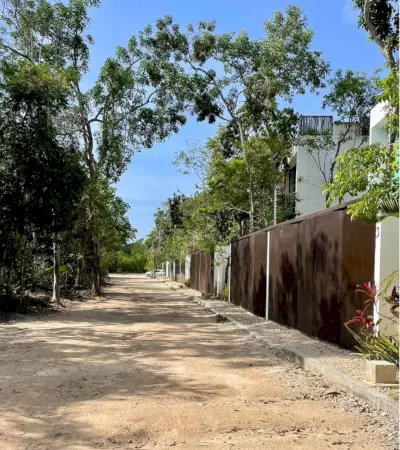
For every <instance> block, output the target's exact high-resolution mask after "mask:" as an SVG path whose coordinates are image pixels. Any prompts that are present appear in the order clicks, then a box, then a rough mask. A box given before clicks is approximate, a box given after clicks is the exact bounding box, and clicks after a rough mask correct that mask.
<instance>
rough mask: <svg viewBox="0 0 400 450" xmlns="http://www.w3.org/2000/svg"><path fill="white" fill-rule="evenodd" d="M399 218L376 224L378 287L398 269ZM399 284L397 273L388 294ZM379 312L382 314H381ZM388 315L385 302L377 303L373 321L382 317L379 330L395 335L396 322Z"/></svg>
mask: <svg viewBox="0 0 400 450" xmlns="http://www.w3.org/2000/svg"><path fill="white" fill-rule="evenodd" d="M399 246H400V239H399V219H397V218H396V217H388V218H387V219H385V220H383V221H382V222H379V223H378V224H377V225H376V240H375V274H374V278H375V283H376V285H377V287H378V289H379V288H380V286H381V285H382V281H383V280H384V279H385V278H387V277H389V276H390V275H391V274H392V273H393V272H395V271H396V270H398V269H399ZM394 285H396V286H398V285H399V277H398V275H397V276H396V278H395V279H394V280H393V282H392V284H391V285H390V288H389V292H387V294H388V295H390V291H391V290H392V288H393V286H394ZM380 314H383V316H385V317H383V316H381V315H380ZM388 317H392V313H391V312H390V311H389V307H388V305H387V304H386V303H385V302H381V304H379V303H378V304H377V307H376V309H375V311H374V322H375V323H376V322H377V321H378V319H382V323H381V324H380V325H379V330H380V331H382V332H383V333H385V334H386V335H396V336H397V330H396V324H393V323H392V322H391V321H390V320H389V319H388Z"/></svg>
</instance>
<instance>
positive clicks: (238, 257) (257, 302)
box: [230, 232, 267, 317]
mask: <svg viewBox="0 0 400 450" xmlns="http://www.w3.org/2000/svg"><path fill="white" fill-rule="evenodd" d="M266 252H267V235H266V233H264V232H258V233H254V234H252V235H249V236H246V237H244V238H242V239H239V240H237V241H234V242H233V243H232V254H231V259H232V261H231V286H230V296H231V297H230V301H231V302H232V303H234V304H235V305H238V306H241V307H242V308H245V309H247V310H248V311H250V312H252V313H254V314H256V315H258V316H261V317H265V289H266V274H265V270H266Z"/></svg>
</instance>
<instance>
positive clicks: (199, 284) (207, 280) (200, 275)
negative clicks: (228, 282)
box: [190, 251, 214, 294]
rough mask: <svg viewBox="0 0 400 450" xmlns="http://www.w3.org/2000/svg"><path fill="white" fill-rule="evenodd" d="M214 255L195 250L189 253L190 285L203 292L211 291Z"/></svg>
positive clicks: (210, 292)
mask: <svg viewBox="0 0 400 450" xmlns="http://www.w3.org/2000/svg"><path fill="white" fill-rule="evenodd" d="M213 261H214V255H213V254H209V253H205V252H203V251H197V252H193V253H191V254H190V287H191V288H192V289H195V290H196V291H199V292H201V293H203V294H212V292H213Z"/></svg>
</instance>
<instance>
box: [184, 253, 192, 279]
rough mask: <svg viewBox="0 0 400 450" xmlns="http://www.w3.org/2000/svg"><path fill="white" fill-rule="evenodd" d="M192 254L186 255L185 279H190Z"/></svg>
mask: <svg viewBox="0 0 400 450" xmlns="http://www.w3.org/2000/svg"><path fill="white" fill-rule="evenodd" d="M190 262H191V257H190V255H186V256H185V280H190Z"/></svg>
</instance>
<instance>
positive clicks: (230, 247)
mask: <svg viewBox="0 0 400 450" xmlns="http://www.w3.org/2000/svg"><path fill="white" fill-rule="evenodd" d="M229 258H230V260H229V268H228V302H229V303H231V267H232V242H231V243H230V244H229Z"/></svg>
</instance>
